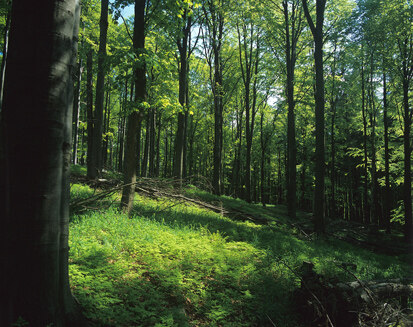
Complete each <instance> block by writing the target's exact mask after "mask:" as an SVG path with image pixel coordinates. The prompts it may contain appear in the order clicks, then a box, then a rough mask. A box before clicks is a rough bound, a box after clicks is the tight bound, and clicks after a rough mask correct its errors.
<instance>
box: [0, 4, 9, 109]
mask: <svg viewBox="0 0 413 327" xmlns="http://www.w3.org/2000/svg"><path fill="white" fill-rule="evenodd" d="M8 5H9V6H10V4H8ZM9 29H10V9H9V10H8V12H7V17H6V24H5V25H4V35H3V51H2V52H3V58H2V60H1V68H0V113H1V108H2V106H3V89H4V76H5V72H6V61H7V50H8V44H9Z"/></svg>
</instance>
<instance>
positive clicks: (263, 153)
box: [260, 111, 266, 207]
mask: <svg viewBox="0 0 413 327" xmlns="http://www.w3.org/2000/svg"><path fill="white" fill-rule="evenodd" d="M260 127H261V134H260V143H261V203H262V205H263V206H264V207H265V203H266V197H265V153H266V146H265V141H264V111H263V112H262V113H261V120H260Z"/></svg>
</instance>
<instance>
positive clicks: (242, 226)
mask: <svg viewBox="0 0 413 327" xmlns="http://www.w3.org/2000/svg"><path fill="white" fill-rule="evenodd" d="M72 192H73V196H74V197H79V196H84V195H87V194H90V192H92V190H91V189H89V188H88V187H85V186H81V185H74V186H73V187H72ZM187 195H188V196H197V197H198V198H201V199H203V200H207V201H213V202H214V203H222V205H223V206H224V207H225V208H232V209H233V210H235V209H237V208H238V209H240V208H242V209H243V211H245V212H247V213H248V212H250V213H251V214H254V215H260V216H262V217H265V218H267V219H269V220H270V223H269V225H267V226H263V225H256V224H254V223H252V222H248V221H246V222H240V221H233V220H231V219H229V218H226V217H222V216H221V215H220V214H218V213H214V212H211V211H208V210H205V209H201V208H199V207H196V206H193V205H189V204H187V203H182V202H178V201H171V200H169V199H159V200H154V199H150V198H146V197H140V196H137V198H136V200H137V201H136V204H135V207H134V211H133V217H132V218H131V219H130V218H128V217H127V216H126V215H124V214H122V213H119V212H118V211H117V210H115V209H113V208H112V209H108V210H102V211H95V212H87V213H84V214H82V215H75V216H74V217H72V222H71V225H70V279H71V285H72V290H73V292H74V294H75V296H76V297H77V299H78V300H79V301H80V303H81V304H82V306H83V308H84V310H85V314H86V316H87V317H88V318H90V319H91V320H92V321H93V322H95V323H96V325H99V326H100V325H105V326H252V325H265V324H268V321H269V320H268V317H270V318H271V320H272V321H274V322H275V323H276V324H277V325H280V326H286V327H287V326H297V322H296V321H295V320H294V313H293V312H292V311H291V310H292V309H291V303H290V296H291V294H292V291H293V290H294V289H295V288H296V287H298V286H299V279H298V278H297V276H296V275H295V274H294V273H292V272H291V271H290V268H292V269H294V270H296V269H298V268H299V267H300V265H301V263H302V261H304V260H308V261H312V262H313V263H314V264H315V268H316V270H317V271H318V272H319V273H323V274H325V275H327V276H331V277H332V276H335V277H338V278H340V279H342V280H346V279H351V278H352V276H349V275H346V274H345V272H343V271H342V270H340V268H338V267H337V265H336V264H335V262H336V261H341V262H352V263H355V264H356V265H357V271H356V272H355V273H356V274H357V275H358V276H359V277H360V278H362V279H374V278H384V277H385V278H397V277H401V276H407V275H408V267H407V265H406V264H404V263H403V262H402V261H400V260H399V259H398V258H395V257H390V256H379V255H375V254H372V253H371V252H369V251H366V250H362V249H359V248H355V247H353V246H351V245H349V244H346V243H344V242H339V241H337V240H331V241H329V240H324V241H323V240H318V241H314V242H308V241H305V240H303V239H301V238H300V237H298V235H297V234H296V233H295V232H294V230H291V229H290V227H288V225H287V224H286V222H287V217H286V216H285V208H283V207H274V206H269V207H267V208H263V207H261V206H258V205H251V204H247V203H245V202H244V201H241V200H235V199H232V198H229V197H217V196H214V195H211V194H209V193H207V192H203V191H199V190H198V189H196V188H195V187H190V188H189V189H188V190H187ZM287 265H288V267H290V268H287Z"/></svg>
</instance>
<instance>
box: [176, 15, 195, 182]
mask: <svg viewBox="0 0 413 327" xmlns="http://www.w3.org/2000/svg"><path fill="white" fill-rule="evenodd" d="M183 20H184V24H185V25H184V27H183V28H182V31H181V32H182V33H181V34H182V35H181V36H180V37H179V38H178V40H177V44H178V50H179V103H180V105H181V106H182V111H180V112H179V113H178V125H177V130H176V136H175V155H174V168H173V170H174V172H173V176H174V177H175V178H176V179H178V180H179V181H180V182H179V183H180V184H181V183H182V178H183V175H184V172H183V170H184V152H185V151H184V147H185V129H186V119H185V118H186V115H185V113H184V111H186V110H187V108H185V106H186V104H187V101H186V97H187V95H188V93H187V90H186V88H187V87H188V41H189V34H190V30H191V21H192V16H191V15H189V14H188V9H184V14H183Z"/></svg>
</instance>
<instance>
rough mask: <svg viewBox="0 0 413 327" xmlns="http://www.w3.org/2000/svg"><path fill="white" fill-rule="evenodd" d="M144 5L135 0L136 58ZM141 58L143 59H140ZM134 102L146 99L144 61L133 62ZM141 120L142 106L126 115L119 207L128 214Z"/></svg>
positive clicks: (141, 42) (141, 49)
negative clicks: (122, 186) (122, 184)
mask: <svg viewBox="0 0 413 327" xmlns="http://www.w3.org/2000/svg"><path fill="white" fill-rule="evenodd" d="M145 7H146V0H135V23H134V29H133V48H134V51H135V56H136V58H142V56H140V54H143V52H144V51H145ZM141 60H143V59H141ZM134 78H135V103H137V104H138V105H139V104H142V103H143V102H145V101H146V65H145V62H144V61H141V62H139V63H138V64H135V66H134ZM141 121H142V107H139V111H136V110H135V111H133V112H132V113H131V114H129V116H128V123H127V125H128V126H127V132H126V145H125V163H124V165H125V167H124V176H123V181H124V184H125V185H128V186H125V187H124V188H123V190H122V199H121V208H122V210H123V211H125V212H127V213H128V214H130V212H131V209H132V206H133V199H134V197H135V185H133V183H135V182H136V173H137V171H139V170H138V163H139V156H138V155H137V152H138V149H137V147H138V146H139V143H140V124H141Z"/></svg>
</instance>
